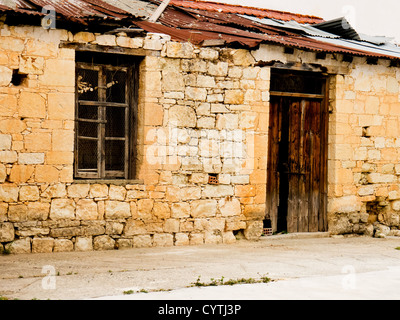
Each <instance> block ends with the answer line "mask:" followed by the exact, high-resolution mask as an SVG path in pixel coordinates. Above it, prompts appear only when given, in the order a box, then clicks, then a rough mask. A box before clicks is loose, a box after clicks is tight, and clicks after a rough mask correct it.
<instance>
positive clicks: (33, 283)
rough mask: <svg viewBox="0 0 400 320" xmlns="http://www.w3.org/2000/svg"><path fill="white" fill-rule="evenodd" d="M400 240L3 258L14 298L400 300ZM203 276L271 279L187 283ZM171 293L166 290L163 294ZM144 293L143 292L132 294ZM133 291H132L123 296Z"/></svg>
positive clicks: (274, 241)
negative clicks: (228, 283)
mask: <svg viewBox="0 0 400 320" xmlns="http://www.w3.org/2000/svg"><path fill="white" fill-rule="evenodd" d="M397 247H400V239H399V238H386V239H374V238H368V237H349V238H343V237H339V238H331V237H327V235H326V234H301V235H296V234H295V235H293V234H292V235H287V236H275V237H268V238H262V239H261V240H260V241H257V242H249V241H245V240H240V241H238V242H237V243H236V244H233V245H203V246H194V247H168V248H143V249H130V250H123V251H102V252H70V253H52V254H26V255H10V256H0V270H1V275H0V296H3V297H8V298H11V299H12V298H18V299H33V298H36V299H70V300H76V299H107V300H111V299H130V300H138V299H149V300H156V299H162V300H164V299H171V300H173V299H178V300H181V299H183V300H188V299H198V300H199V299H200V300H201V299H211V300H213V299H218V300H221V299H227V300H235V299H239V300H246V299H251V300H257V299H261V300H266V299H295V300H296V299H375V300H376V299H399V298H400V251H399V250H396V249H395V248H397ZM199 276H200V277H201V281H203V282H209V281H210V279H212V278H214V279H220V278H221V277H224V278H225V279H240V278H246V279H247V278H254V279H259V278H261V277H262V276H268V277H270V278H272V279H273V280H274V281H273V282H271V283H268V284H262V283H260V284H246V285H236V286H232V287H231V286H218V287H203V288H193V287H192V288H190V286H191V285H192V284H193V283H194V282H195V281H196V280H197V279H198V277H199ZM165 290H171V291H165ZM140 291H146V292H148V293H136V292H140ZM124 292H125V293H126V292H129V293H131V292H134V294H124Z"/></svg>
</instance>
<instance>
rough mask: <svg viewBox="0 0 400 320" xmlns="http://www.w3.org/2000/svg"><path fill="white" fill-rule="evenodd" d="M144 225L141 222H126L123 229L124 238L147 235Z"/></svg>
mask: <svg viewBox="0 0 400 320" xmlns="http://www.w3.org/2000/svg"><path fill="white" fill-rule="evenodd" d="M147 233H148V232H147V229H146V225H145V224H144V222H143V221H141V220H134V219H129V220H127V222H126V225H125V229H124V233H123V235H124V237H131V236H136V235H144V234H147Z"/></svg>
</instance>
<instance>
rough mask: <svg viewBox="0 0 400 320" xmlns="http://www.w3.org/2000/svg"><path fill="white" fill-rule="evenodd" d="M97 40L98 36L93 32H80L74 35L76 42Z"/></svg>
mask: <svg viewBox="0 0 400 320" xmlns="http://www.w3.org/2000/svg"><path fill="white" fill-rule="evenodd" d="M94 40H96V37H95V35H94V34H93V33H91V32H78V33H77V34H75V35H74V42H79V43H89V42H92V41H94Z"/></svg>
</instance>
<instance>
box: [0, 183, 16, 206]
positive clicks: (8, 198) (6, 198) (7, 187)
mask: <svg viewBox="0 0 400 320" xmlns="http://www.w3.org/2000/svg"><path fill="white" fill-rule="evenodd" d="M18 192H19V190H18V187H17V186H16V185H14V184H0V201H3V202H17V201H18Z"/></svg>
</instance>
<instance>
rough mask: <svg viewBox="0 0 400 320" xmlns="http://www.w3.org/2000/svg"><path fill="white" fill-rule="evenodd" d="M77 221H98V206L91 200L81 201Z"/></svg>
mask: <svg viewBox="0 0 400 320" xmlns="http://www.w3.org/2000/svg"><path fill="white" fill-rule="evenodd" d="M76 219H79V220H96V219H98V212H97V204H96V202H94V201H93V200H91V199H81V200H79V201H78V202H77V204H76Z"/></svg>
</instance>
